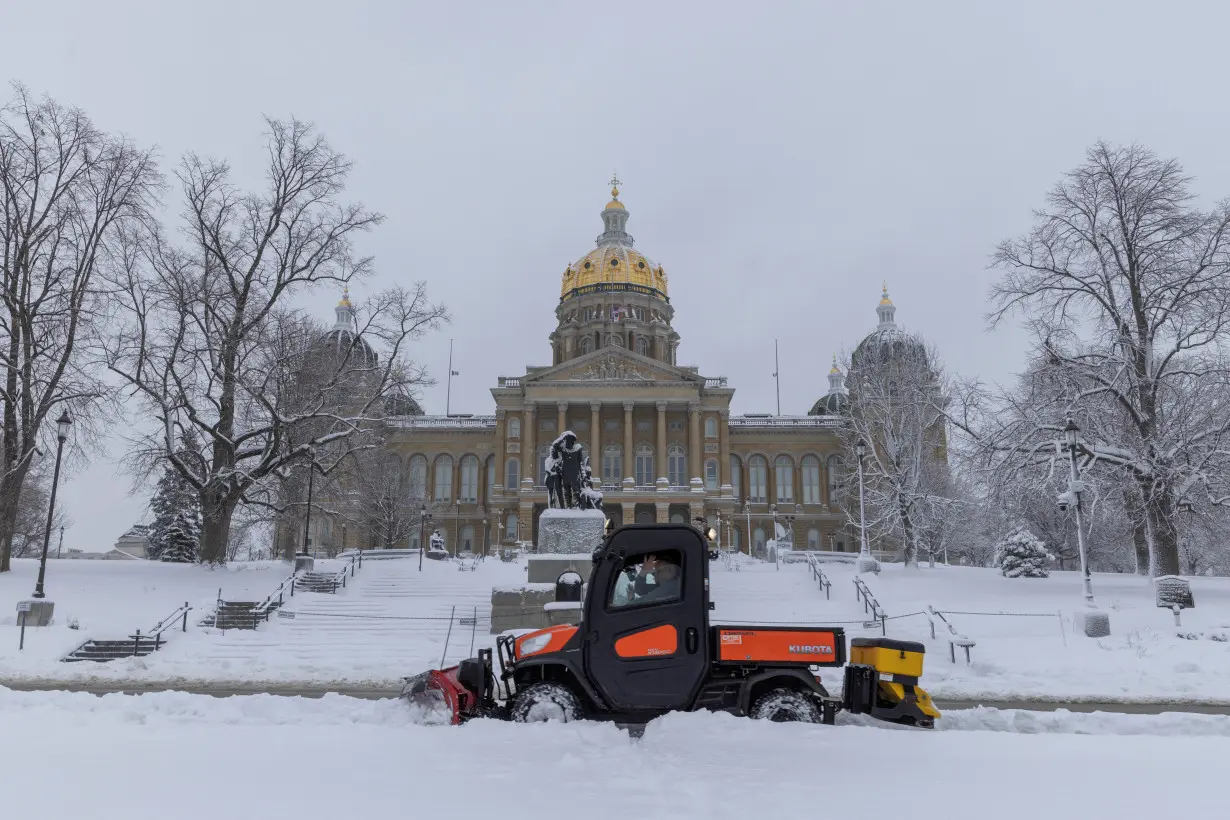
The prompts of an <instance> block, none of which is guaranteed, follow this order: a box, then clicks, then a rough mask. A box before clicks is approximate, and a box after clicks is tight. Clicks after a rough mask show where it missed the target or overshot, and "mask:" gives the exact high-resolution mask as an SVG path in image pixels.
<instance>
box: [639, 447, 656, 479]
mask: <svg viewBox="0 0 1230 820" xmlns="http://www.w3.org/2000/svg"><path fill="white" fill-rule="evenodd" d="M636 483H637V486H640V487H647V486H649V485H650V484H653V483H654V475H653V453H652V452H648V453H646V452H639V453H637V454H636Z"/></svg>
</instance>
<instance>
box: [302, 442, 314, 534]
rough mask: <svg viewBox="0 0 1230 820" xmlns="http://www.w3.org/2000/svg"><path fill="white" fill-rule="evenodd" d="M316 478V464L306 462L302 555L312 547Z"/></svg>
mask: <svg viewBox="0 0 1230 820" xmlns="http://www.w3.org/2000/svg"><path fill="white" fill-rule="evenodd" d="M314 478H316V462H315V461H309V462H308V497H307V516H306V517H305V518H304V519H303V554H304V555H309V554H310V548H311V546H312V480H313V479H314Z"/></svg>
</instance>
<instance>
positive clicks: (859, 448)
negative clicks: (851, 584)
mask: <svg viewBox="0 0 1230 820" xmlns="http://www.w3.org/2000/svg"><path fill="white" fill-rule="evenodd" d="M854 453H855V455H857V456H858V530H859V541H860V546H859V551H858V571H859V572H867V571H868V570H869V569H871V568H872V567H874V566H875V559H874V558H872V557H871V547H870V546H869V545H868V544H867V508H866V507H865V506H864V504H863V458H864V457H865V456H866V455H867V442H866V441H864V440H863V439H861V438H860V439H859V440H858V443H857V444H855V445H854Z"/></svg>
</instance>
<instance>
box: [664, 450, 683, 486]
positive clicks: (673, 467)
mask: <svg viewBox="0 0 1230 820" xmlns="http://www.w3.org/2000/svg"><path fill="white" fill-rule="evenodd" d="M666 473H667V475H666V477H667V479H668V480H669V481H670V483H671V486H672V487H682V486H684V485H685V484H687V483H688V475H687V474H688V453H687V451H686V450H684V449H683V445H681V444H672V445H671V446H670V447H668V448H667V450H666Z"/></svg>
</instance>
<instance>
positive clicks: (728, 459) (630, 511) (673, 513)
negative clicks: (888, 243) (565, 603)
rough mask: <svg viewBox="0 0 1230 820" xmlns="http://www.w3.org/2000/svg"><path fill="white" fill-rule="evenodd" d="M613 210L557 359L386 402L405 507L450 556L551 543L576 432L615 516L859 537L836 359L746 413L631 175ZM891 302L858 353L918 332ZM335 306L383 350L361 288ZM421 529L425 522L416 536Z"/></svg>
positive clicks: (569, 299)
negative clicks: (565, 438) (784, 407)
mask: <svg viewBox="0 0 1230 820" xmlns="http://www.w3.org/2000/svg"><path fill="white" fill-rule="evenodd" d="M601 217H602V227H603V230H602V233H601V234H599V235H598V239H597V243H596V247H595V248H594V249H593V250H591V251H589V252H588V253H586V254H585V255H584V256H582V257H581V258H580V259H578V260H577V261H576V262H574V263H572V264H570V265H568V266H567V267H566V268H565V269H564V271H563V273H562V275H561V277H560V298H559V303H558V305H557V306H556V308H555V319H556V325H555V330H554V331H553V332H552V333H551V335H550V337H549V341H550V345H551V351H552V353H551V364H549V365H543V366H541V367H531V368H529V369H528V370H527V371H526V372H524V373H520V374H517V375H512V376H501V377H499V379H498V380H497V382H496V384H495V385H494V386H493V387H492V388H491V397H492V400H493V403H494V408H493V410H494V412H492V413H491V414H489V415H447V416H434V415H426V414H424V413H423V412H422V410H421V408H420V407H419V405H418V404H417V403H416V402H415V401H413V400H412V399H410V398H408V397H404V396H402V397H399V398H397V399H396V400H393V401H390V402H386V404H385V408H386V416H385V418H384V419H383V421H382V428H383V429H382V432H383V436H384V441H385V444H386V446H387V447H389V448H391V449H392V450H393V452H395V453H396V454H397V462H398V463H399V464H400V465H401V471H402V477H401V479H400V483H399V486H400V487H401V488H403V491H404V490H405V489H407V488H408V490H409V492H408V495H407V503H408V504H412V505H414V507H415V508H421V507H424V506H425V507H427V508H428V510H429V511H430V513H431V524H430V526H431V529H432V530H433V531H435V530H438V531H439V532H440V534H441V536H442V537H443V538H444V542H445V546H446V548H447V549H448V550H449V551H450V552H465V551H473V552H476V553H481V552H489V551H491V550H493V549H497V548H498V547H500V546H508V545H512V544H515V543H518V542H520V543H522V544H524V543H526V542H532V543H537V540H538V539H537V536H538V517H539V514H540V513H541V512H542V511H543V510H545V509H546V508H547V490H546V487H545V483H544V481H545V475H544V473H545V468H544V462H545V460H546V459H547V456H548V454H549V452H550V448H551V443H552V442H553V441H554V440H555V439H556V438H557V437H558V436H559V435H560V434H561V433H562V432H564V431H565V430H571V431H573V432H574V433H575V434H576V435H577V437H578V439H579V440H580V442H581V444H582V445H583V446H584V448H585V452H586V454H587V455H588V457H589V459H590V465H591V468H592V470H593V475H594V478H595V483H597V480H598V479H599V478H600V479H601V484H602V486H601V489H602V493H603V497H604V500H603V510H604V512H605V513H606V515H607V517H608V518H609V519H610V520H611V523H612V524H613V525H615V526H619V525H621V524H624V523H633V522H635V523H649V522H677V523H678V522H691V521H694V520H696V519H697V518H698V517H703V518H705V519H706V520H707V521H708V522H709V523H710V525H711V526H713V527H714V528H715V529H717V530H718V531H719V533H720V536H719V537H720V539H721V543H722V545H723V546H724V547H727V548H730V547H733V548H737V549H739V550H742V551H745V552H746V551H748V548H749V545H750V546H751V549H752V551H753V552H760V551H762V550H763V549H764V546H765V543H766V541H767V540H768V539H771V538H773V537H774V533H775V532H777V527H779V526H780V527H782V528H784V529H785V531H786V532H787V533H789V537H790V538H792V540H793V543H794V547H795V548H796V549H809V550H835V551H847V552H853V551H857V549H858V537H857V534H856V528H854V527H852V526H850V524H849V520H848V518H847V515H846V512H845V511H844V510H843V509H842V508H841V506H840V501H841V497H842V493H840V492H839V490H840V489H841V488H842V487H843V486H844V481H845V478H846V477H847V467H846V456H845V454H844V452H843V448H842V444H841V441H840V439H839V436H838V431H839V428H840V427H841V426H842V424H843V422H844V419H845V417H846V414H847V413H848V412H849V411H850V409H851V408H850V394H849V391H848V390H847V389H846V385H845V375H844V374H843V373H842V371H841V370H840V369H839V367H838V366H837V364H836V361H834V364H833V367H832V369H831V370H830V372H829V377H828V382H829V383H828V390H827V392H826V393H825V394H824V395H822V396H820V397H819V398H818V399H817V400H816V402H815V404H814V405H813V406H812V408H811V410H810V411H809V413H808V414H807V415H805V416H780V415H779V416H773V415H769V414H767V413H766V414H754V415H753V414H747V415H732V414H731V412H730V403H731V399H732V398H733V397H734V394H735V388H734V387H733V386H732V385H731V384H730V383H729V382H728V380H727V379H726V377H725V376H722V375H720V374H706V373H702V372H701V370H700V369H699V368H697V367H694V366H691V365H681V364H679V363H678V361H677V355H678V350H679V343H680V337H679V334H678V333H676V332H675V330H674V328H673V327H672V324H671V323H672V321H673V319H674V316H675V307H674V305H672V304H671V300H670V287H669V279H668V277H667V272H666V269H665V268H664V267H663V266H662V265H661V264H659V263H657V262H654V261H652V260H651V259H650V258H649V257H647V256H646V255H645V254H643V253H641V251H639V250H638V249H637V248H636V247H635V245H634V243H633V239H632V236H631V235H630V234H629V233H628V231H627V227H628V217H629V212H628V209H627V208H626V207H624V204H623V203H622V202H621V201H620V199H619V189H618V187H613V188H612V190H611V201H610V202H608V203H607V204H606V207H605V208H603V210H602V213H601ZM895 313H896V307H895V306H894V305H893V303H892V300H891V299H890V298H889V296H888V292H887V288H885V290H884V291H883V292H882V293H881V295H880V299H879V303H878V304H877V305H876V314H877V316H878V319H879V322H878V325H876V326H875V328H874V329H873V330H872V332H871V333H870V334H869V335H868V336H867V338H865V339H864V340H863V342H862V343H860V345H859V346H858V348H857V349H856V351H855V359H856V360H858V359H859V357H860V354H861V352H862V351H864V350H865V349H866V350H876V351H883V352H885V355H890V356H891V355H895V354H893V353H892V351H896V350H898V349H899V348H901V347H902V344H903V340H905V339H907V338H908V337H906V336H905V334H903V333H902V332H901V331H900V330H899V329H898V328H897V325H896V322H895V318H894V317H895ZM337 317H338V318H337V324H336V325H335V326H334V329H333V330H332V331H331V332H330V334H329V335H328V337H327V341H328V342H329V344H331V345H336V346H338V347H339V349H347V350H348V349H350V347H351V345H352V344H353V345H355V347H356V349H360V350H362V351H367V353H366V355H369V356H371V357H372V358H373V360H374V358H375V353H374V352H371V351H370V348H369V347H368V346H367V345H366V343H365V342H363V340H361V339H357V338H355V337H356V333H357V328H356V327H355V311H354V308H353V306H352V305H351V303H350V300H349V298H348V297H346V298H343V299H342V302H341V303H340V304H339V305H338V307H337ZM856 401H857V399H856ZM855 409H857V408H855ZM941 457H942V456H941ZM300 491H301V488H300ZM331 506H334V507H336V505H331ZM335 518H340V519H345V518H346V516H339V514H338V513H336V512H335V513H326V512H324V511H320V512H318V513H317V514H316V515H314V516H312V519H311V522H310V529H311V536H312V539H311V542H312V544H314V545H316V546H318V547H324V548H346V547H353V546H363V547H368V546H373V547H374V546H376V542H375V540H374V538H372V537H370V536H371V534H370V533H368V534H367V535H366V536H365V535H364V534H363V533H364V531H365V528H364V527H363V526H362V525H361V524H360V525H359V526H352V528H351V533H350V536H349V537H348V536H347V534H346V532H347V528H346V525H345V523H343V522H342V521H340V520H339V521H335V520H334V519H335ZM303 532H304V530H303V525H302V524H300V523H298V522H297V521H295V520H294V517H293V516H290V517H283V518H282V520H281V521H280V522H279V526H278V527H277V528H276V534H275V550H276V551H278V552H281V553H285V554H291V553H293V551H294V550H295V549H297V548H298V546H299V544H300V543H301V542H300V539H299V534H301V533H303ZM419 538H420V536H419V533H418V531H417V530H415V532H414V534H412V535H411V536H410V537H409V545H410V546H416V545H417V544H418V543H419ZM365 541H371V543H370V544H367V543H362V542H365Z"/></svg>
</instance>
